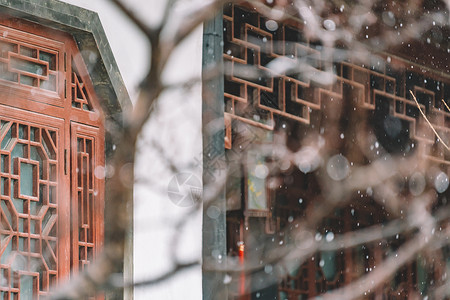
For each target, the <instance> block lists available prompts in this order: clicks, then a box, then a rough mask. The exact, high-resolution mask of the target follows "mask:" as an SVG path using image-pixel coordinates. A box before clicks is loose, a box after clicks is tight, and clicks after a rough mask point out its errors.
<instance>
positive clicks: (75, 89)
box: [71, 62, 93, 111]
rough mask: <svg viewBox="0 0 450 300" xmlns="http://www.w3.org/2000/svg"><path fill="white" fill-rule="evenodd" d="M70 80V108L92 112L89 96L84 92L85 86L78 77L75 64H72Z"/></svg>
mask: <svg viewBox="0 0 450 300" xmlns="http://www.w3.org/2000/svg"><path fill="white" fill-rule="evenodd" d="M72 69H73V70H72V80H71V89H72V107H75V108H78V109H82V110H87V111H93V107H92V103H91V101H90V99H89V95H88V93H87V90H86V86H85V84H84V83H83V80H82V79H81V76H80V75H79V73H78V71H77V69H76V67H75V63H73V62H72Z"/></svg>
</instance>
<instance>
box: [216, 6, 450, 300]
mask: <svg viewBox="0 0 450 300" xmlns="http://www.w3.org/2000/svg"><path fill="white" fill-rule="evenodd" d="M223 30H224V32H223V33H224V41H223V42H224V43H223V59H224V63H225V65H226V66H225V70H226V74H225V78H224V104H225V105H224V107H225V115H224V119H225V126H226V130H225V147H226V148H228V149H234V148H233V147H234V146H237V145H240V141H238V140H236V141H233V140H232V138H234V137H235V136H232V132H233V131H232V130H231V120H238V122H242V123H244V124H246V125H249V126H247V127H249V128H254V127H258V128H262V129H263V130H266V131H272V130H275V128H276V121H277V120H278V119H284V120H286V119H288V120H291V121H294V122H299V123H302V124H305V125H310V124H314V123H312V121H313V120H320V119H319V117H318V118H312V117H313V116H321V115H320V114H321V111H322V109H323V107H324V105H326V104H327V103H329V102H330V101H333V100H342V99H344V98H346V97H347V98H346V99H345V100H350V101H351V100H354V101H355V103H354V104H355V109H356V108H358V109H360V108H361V109H364V110H368V111H372V112H371V113H370V114H368V115H370V116H372V115H373V116H375V118H374V119H376V118H377V117H379V116H380V118H378V119H381V120H388V121H392V122H391V123H392V124H391V123H384V125H386V124H387V125H388V126H389V127H390V128H389V129H392V128H395V127H396V126H395V125H396V124H397V123H396V122H399V123H401V125H400V127H401V130H402V132H401V133H399V136H400V135H402V136H403V135H405V136H407V137H408V138H409V139H411V140H412V141H413V142H414V143H420V145H421V146H424V147H425V148H426V149H425V150H428V151H424V153H427V154H426V155H427V157H428V159H431V160H434V161H437V162H439V163H442V164H447V165H448V164H450V156H449V155H448V151H445V149H444V146H443V145H442V144H441V143H440V142H439V141H438V140H437V137H436V136H435V134H434V133H433V132H432V131H431V129H430V128H429V126H428V125H426V126H419V125H422V122H423V116H422V115H421V113H420V111H419V109H418V108H417V105H416V102H415V101H414V99H413V97H412V96H411V95H410V91H411V92H412V93H413V94H414V96H415V97H416V99H417V101H418V102H419V106H420V108H421V110H422V111H423V112H424V113H425V114H426V116H427V118H428V119H429V120H430V122H431V123H432V125H433V127H434V128H435V129H436V131H437V132H438V134H439V136H440V137H441V138H442V139H443V142H445V143H446V144H447V145H449V144H450V112H449V111H448V110H447V109H446V108H445V106H444V104H443V103H442V100H444V101H447V102H448V101H449V100H450V77H449V76H445V75H443V74H442V73H439V74H438V73H437V72H434V71H433V70H431V69H429V68H426V67H423V66H419V65H416V64H412V63H411V62H408V61H406V60H403V59H401V58H398V57H390V56H389V55H388V54H382V55H379V56H378V57H376V56H374V57H372V58H371V59H370V61H367V62H366V63H361V62H356V61H352V59H350V58H348V57H345V58H344V56H343V57H340V58H338V59H336V62H334V63H332V67H333V73H334V74H333V76H334V77H333V81H330V82H329V83H328V84H326V83H323V82H322V83H321V84H318V82H320V79H323V78H324V76H323V75H324V73H323V71H324V69H325V67H324V65H323V62H322V53H321V47H320V45H317V44H316V43H315V42H313V41H311V40H309V39H308V38H307V37H306V36H305V35H304V34H303V32H302V24H299V23H297V22H296V21H294V20H286V22H284V23H275V22H274V21H273V20H269V19H267V18H265V17H264V16H262V15H260V14H258V13H257V12H256V11H255V10H252V9H248V8H246V7H243V6H239V5H235V4H227V5H225V7H224V15H223ZM274 60H277V61H278V62H279V64H278V65H275V67H274V68H273V69H269V67H268V66H270V65H271V63H272V62H274ZM272 66H273V65H272ZM291 67H292V69H290V68H291ZM276 69H280V70H281V71H280V72H277V73H276V74H275V73H274V71H273V70H276ZM328 74H330V72H328ZM318 78H319V80H317V79H318ZM350 95H351V97H352V98H353V99H350ZM380 114H382V115H380ZM321 117H322V116H321ZM374 128H375V126H374ZM316 129H317V130H319V129H318V128H316ZM236 136H237V137H238V135H236ZM231 152H232V151H229V152H228V153H231ZM246 167H247V168H249V167H248V166H246ZM249 169H251V168H249ZM249 173H250V172H249ZM248 178H250V176H249V175H246V176H243V179H242V181H237V188H236V189H237V190H238V196H237V198H238V200H239V201H240V200H242V201H244V200H245V201H247V203H248V201H249V200H248V199H247V198H245V196H242V195H241V194H239V192H240V193H242V194H244V191H247V189H248V190H250V189H251V188H252V186H251V182H250V181H247V179H248ZM289 179H290V180H291V182H294V183H302V184H304V183H305V182H308V180H307V179H305V178H303V177H302V178H297V180H295V179H294V180H293V179H292V178H289ZM293 185H295V186H292V188H293V190H294V191H298V193H299V195H296V194H295V195H294V194H292V193H296V192H292V189H291V192H290V193H291V194H289V195H288V194H285V195H280V194H278V192H277V195H276V196H275V197H271V196H266V197H264V198H266V199H265V200H266V201H267V202H268V203H269V202H270V201H271V199H270V198H272V199H274V203H273V205H272V207H271V210H270V213H269V216H268V219H269V220H270V221H269V223H271V225H269V226H267V227H266V233H267V234H269V233H270V234H273V233H281V232H282V231H283V230H285V229H286V228H289V226H291V225H290V224H289V222H290V221H288V220H294V219H295V218H297V217H300V216H305V213H306V211H305V209H304V208H305V207H306V205H305V204H303V206H299V202H298V201H299V199H301V200H302V201H303V199H315V198H316V196H317V195H315V194H314V195H313V194H311V195H309V194H308V191H309V192H311V193H314V191H317V189H316V188H308V189H306V188H305V191H303V190H302V191H299V190H300V187H299V186H298V184H297V185H296V184H293ZM280 189H281V186H280ZM257 190H258V191H261V190H264V186H262V187H260V188H258V189H257ZM287 190H290V189H287ZM279 193H281V192H279ZM286 193H288V192H286ZM272 196H273V195H272ZM248 198H249V197H248ZM300 203H301V202H300ZM369 204H370V205H369V206H365V205H364V207H355V208H354V209H353V208H352V209H349V208H346V209H345V210H344V209H342V210H341V211H340V212H339V213H338V214H337V215H334V216H330V217H328V218H327V219H326V220H324V223H325V224H322V225H321V226H320V227H318V228H320V230H319V231H321V232H320V233H319V232H318V234H321V235H322V237H321V238H325V236H326V234H327V230H328V232H331V231H333V232H334V233H335V234H342V233H345V232H349V231H351V230H357V229H361V228H362V227H366V226H369V225H374V224H380V223H383V222H385V221H387V220H386V219H385V215H384V214H383V209H382V208H380V207H378V206H376V205H374V204H373V203H370V202H369ZM302 207H303V208H302ZM245 209H246V211H245V212H244V216H245V218H246V217H247V216H248V207H246V208H245ZM228 213H229V214H230V216H233V218H236V219H237V220H239V219H240V218H243V217H242V216H241V215H239V216H238V215H237V214H233V215H232V213H234V212H233V211H231V210H230V211H229V212H228ZM356 215H357V217H355V216H356ZM230 216H228V215H227V221H228V223H229V224H232V223H233V222H234V221H235V220H234V219H233V218H232V217H230ZM355 220H358V221H357V222H355ZM365 221H367V223H364V222H365ZM246 222H247V218H246ZM272 223H273V224H272ZM227 226H228V225H227ZM234 226H235V225H234ZM235 227H236V228H237V226H235ZM267 228H269V229H270V230H268V229H267ZM229 232H230V235H231V237H230V236H229V237H228V240H229V241H235V240H236V238H237V237H235V236H237V234H236V232H239V230H237V229H236V230H234V231H229ZM280 236H281V234H280ZM274 237H275V239H276V238H279V241H278V242H286V241H284V240H283V237H278V235H277V234H275V235H274ZM239 238H240V241H242V240H243V238H242V236H240V237H239ZM316 238H317V237H316ZM272 241H273V240H272ZM275 242H277V241H275ZM229 245H230V248H231V249H233V247H236V243H231V244H229ZM390 247H393V248H395V241H393V242H391V241H389V242H386V241H383V245H381V243H380V244H378V243H377V245H375V244H367V245H366V244H362V245H359V246H358V247H354V248H347V249H342V251H341V250H339V251H328V252H319V253H316V254H314V256H313V257H311V258H310V259H309V260H307V261H306V262H305V263H304V264H302V265H301V266H299V267H298V268H297V269H295V270H286V272H287V274H288V275H287V276H285V278H283V279H282V280H281V282H280V283H279V285H278V293H279V294H278V296H279V299H307V298H311V297H315V296H318V295H319V294H321V293H324V292H326V291H329V290H332V289H336V288H338V287H340V286H343V285H344V284H348V283H349V282H352V281H353V280H354V279H356V278H358V277H360V276H361V275H363V274H364V273H369V272H371V271H372V270H373V269H374V268H375V267H376V265H378V264H379V263H380V262H381V261H382V260H383V259H384V258H385V256H386V253H389V252H390V251H393V249H390ZM422 265H423V263H421V262H420V260H419V259H418V260H417V261H413V262H411V263H409V264H407V265H406V266H405V267H404V268H403V269H401V270H399V271H398V272H397V273H396V275H395V278H393V279H392V282H391V283H388V284H387V285H385V286H384V287H380V288H379V290H377V291H371V292H372V293H373V292H375V293H376V295H377V297H379V296H382V298H383V299H406V297H407V292H408V291H412V292H414V293H418V292H423V289H425V288H426V287H425V283H422V285H423V286H421V280H419V278H420V277H421V276H434V278H436V279H437V278H438V275H437V274H438V272H436V270H432V269H433V268H434V267H435V266H431V267H430V266H428V269H427V268H425V267H423V266H422ZM423 282H424V281H423ZM431 282H432V281H431ZM402 293H403V294H402ZM405 293H406V294H405ZM369 297H373V295H371V296H369ZM370 299H372V298H370Z"/></svg>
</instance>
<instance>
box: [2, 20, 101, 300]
mask: <svg viewBox="0 0 450 300" xmlns="http://www.w3.org/2000/svg"><path fill="white" fill-rule="evenodd" d="M99 103H100V101H99V99H98V98H97V97H96V94H95V91H94V87H93V84H92V82H91V79H90V76H89V72H88V68H87V66H86V64H85V62H84V61H83V58H82V56H81V54H80V53H79V50H78V48H77V46H76V43H75V41H74V40H73V38H72V37H71V36H70V35H67V34H65V33H61V32H57V31H55V30H52V29H48V28H44V27H40V26H38V25H36V24H31V23H28V22H25V21H22V20H18V19H7V18H5V17H4V16H1V15H0V120H1V127H0V128H1V130H0V141H1V150H0V153H1V160H0V176H1V195H0V200H1V207H0V235H1V238H0V269H1V270H0V298H2V299H31V298H33V299H34V298H36V299H43V298H46V297H48V296H49V295H50V289H51V288H52V286H53V285H55V284H57V283H58V282H60V281H61V279H64V278H67V277H69V276H71V274H73V273H77V272H79V271H80V270H83V269H85V268H86V267H88V266H89V264H90V263H91V262H92V260H93V259H94V258H95V256H96V253H97V252H98V251H99V249H101V246H102V244H103V201H104V164H105V161H104V129H103V113H102V109H101V107H100V104H99Z"/></svg>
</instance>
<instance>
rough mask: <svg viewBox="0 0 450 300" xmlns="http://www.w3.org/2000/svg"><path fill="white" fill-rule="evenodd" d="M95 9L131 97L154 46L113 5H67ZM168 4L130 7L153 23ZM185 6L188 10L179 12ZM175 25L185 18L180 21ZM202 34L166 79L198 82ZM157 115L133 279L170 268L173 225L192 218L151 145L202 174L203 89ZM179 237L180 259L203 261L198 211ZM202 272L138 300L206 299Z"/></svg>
mask: <svg viewBox="0 0 450 300" xmlns="http://www.w3.org/2000/svg"><path fill="white" fill-rule="evenodd" d="M64 2H68V3H71V4H74V5H77V6H80V7H84V8H87V9H90V10H93V11H96V12H97V13H98V14H99V16H100V20H101V22H102V24H103V27H104V30H105V32H106V35H107V37H108V40H109V43H110V46H111V48H112V51H113V53H114V56H115V59H116V61H117V64H118V66H119V70H120V72H121V74H122V77H123V79H124V82H125V85H126V87H127V89H128V92H129V94H130V96H131V98H132V100H133V99H135V98H136V97H137V95H138V85H139V83H140V80H141V79H142V78H143V76H144V75H145V72H146V70H147V68H148V64H149V59H148V55H149V54H148V53H149V47H148V43H147V41H146V40H145V38H144V36H143V34H142V33H141V32H140V31H139V30H137V29H136V28H135V27H134V26H133V24H132V23H131V22H130V21H129V20H127V19H126V17H125V16H124V15H123V14H122V13H121V12H120V11H119V10H118V9H117V8H116V7H115V6H114V5H112V4H111V3H110V2H109V1H108V0H64ZM164 2H165V1H164V0H128V1H126V4H127V5H129V7H130V8H132V9H133V10H134V11H135V12H136V13H137V14H138V15H139V16H141V17H143V18H145V20H146V21H148V24H156V22H157V21H158V20H159V19H160V16H161V11H162V8H163V5H164ZM180 2H182V3H180V5H179V7H177V8H178V9H177V11H186V8H189V7H194V5H195V4H194V3H202V2H203V1H201V0H197V1H187V0H183V1H180ZM180 7H182V9H179V8H180ZM173 20H180V18H179V17H174V18H173ZM201 39H202V30H201V28H199V29H198V30H197V31H196V32H194V33H193V34H192V36H191V37H190V38H188V40H186V41H185V42H184V43H183V44H182V45H180V47H179V49H178V50H177V51H176V52H175V53H174V57H173V59H172V60H171V61H170V62H169V65H168V67H167V70H166V71H165V73H164V75H165V76H164V78H165V79H168V80H170V81H172V80H176V81H177V82H179V81H182V80H183V79H188V78H192V77H193V76H198V77H200V74H201V54H202V43H201ZM159 103H160V105H159V106H158V109H157V111H156V114H154V115H152V117H151V121H150V122H149V124H148V125H147V126H146V128H145V131H144V133H143V135H142V137H143V138H142V139H141V140H142V144H143V146H142V147H140V150H139V151H138V154H137V161H136V180H137V184H136V185H135V203H134V210H135V214H134V218H135V220H134V222H135V223H134V274H135V278H134V279H135V281H140V280H143V279H150V278H152V277H153V276H157V275H158V274H162V273H164V272H165V271H166V270H169V269H170V268H171V266H172V263H173V257H171V256H170V253H171V252H170V251H171V248H172V243H171V240H170V237H171V235H172V234H174V230H173V228H172V227H171V224H173V223H174V222H175V221H176V220H178V219H180V218H186V212H187V211H188V210H187V209H186V208H180V207H178V206H176V205H174V204H173V203H172V202H171V201H170V200H169V198H168V196H167V185H168V183H169V181H170V180H171V179H172V177H173V176H174V174H171V173H170V172H169V171H168V168H167V165H166V164H165V162H164V158H163V155H161V153H158V151H156V150H155V149H154V147H152V143H153V142H157V143H159V144H160V145H161V148H163V149H164V157H169V158H171V159H173V162H174V164H175V165H178V166H182V167H181V168H180V169H181V171H183V172H189V173H193V174H195V175H196V176H197V177H198V178H199V179H201V175H202V166H201V165H200V164H199V163H198V162H200V161H201V159H202V157H201V151H202V148H201V145H202V143H201V141H202V135H201V87H200V84H198V85H197V86H195V87H194V88H193V89H192V90H190V91H186V90H172V91H168V92H165V93H164V94H163V96H162V97H161V99H160V102H159ZM190 218H191V219H192V220H191V221H190V222H188V225H187V226H186V227H185V228H183V230H182V232H179V233H175V234H179V239H180V243H179V247H178V251H177V255H178V257H179V258H180V259H182V260H183V259H184V260H191V259H196V258H197V259H200V258H201V214H200V213H198V214H197V215H196V216H194V217H192V216H191V217H190ZM201 297H202V296H201V268H200V267H197V268H194V269H191V270H189V271H185V272H182V273H180V274H178V275H177V276H176V277H175V278H174V279H172V280H169V281H168V282H166V283H164V284H162V285H159V286H155V287H147V288H138V289H136V290H135V299H145V300H147V299H169V300H170V299H195V300H197V299H201Z"/></svg>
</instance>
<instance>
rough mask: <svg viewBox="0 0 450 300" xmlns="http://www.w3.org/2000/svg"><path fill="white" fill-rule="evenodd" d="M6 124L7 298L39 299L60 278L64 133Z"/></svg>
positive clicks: (1, 166)
mask: <svg viewBox="0 0 450 300" xmlns="http://www.w3.org/2000/svg"><path fill="white" fill-rule="evenodd" d="M0 122H1V127H0V142H1V150H0V154H1V160H0V177H1V193H0V203H1V210H0V225H1V226H0V255H1V258H0V272H1V273H0V293H1V298H2V299H31V298H32V297H33V298H38V297H39V296H45V295H48V292H49V287H50V285H52V284H54V283H56V280H57V275H58V273H57V272H58V251H57V249H58V248H57V244H58V243H57V237H58V224H57V215H58V202H59V201H58V200H59V199H58V197H57V195H58V188H59V186H58V182H57V178H58V165H59V164H60V163H61V162H60V161H58V153H59V151H60V149H59V139H58V132H57V131H56V130H55V129H50V128H47V127H45V126H37V125H35V124H31V123H28V122H23V121H16V120H12V119H8V118H5V117H0Z"/></svg>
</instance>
